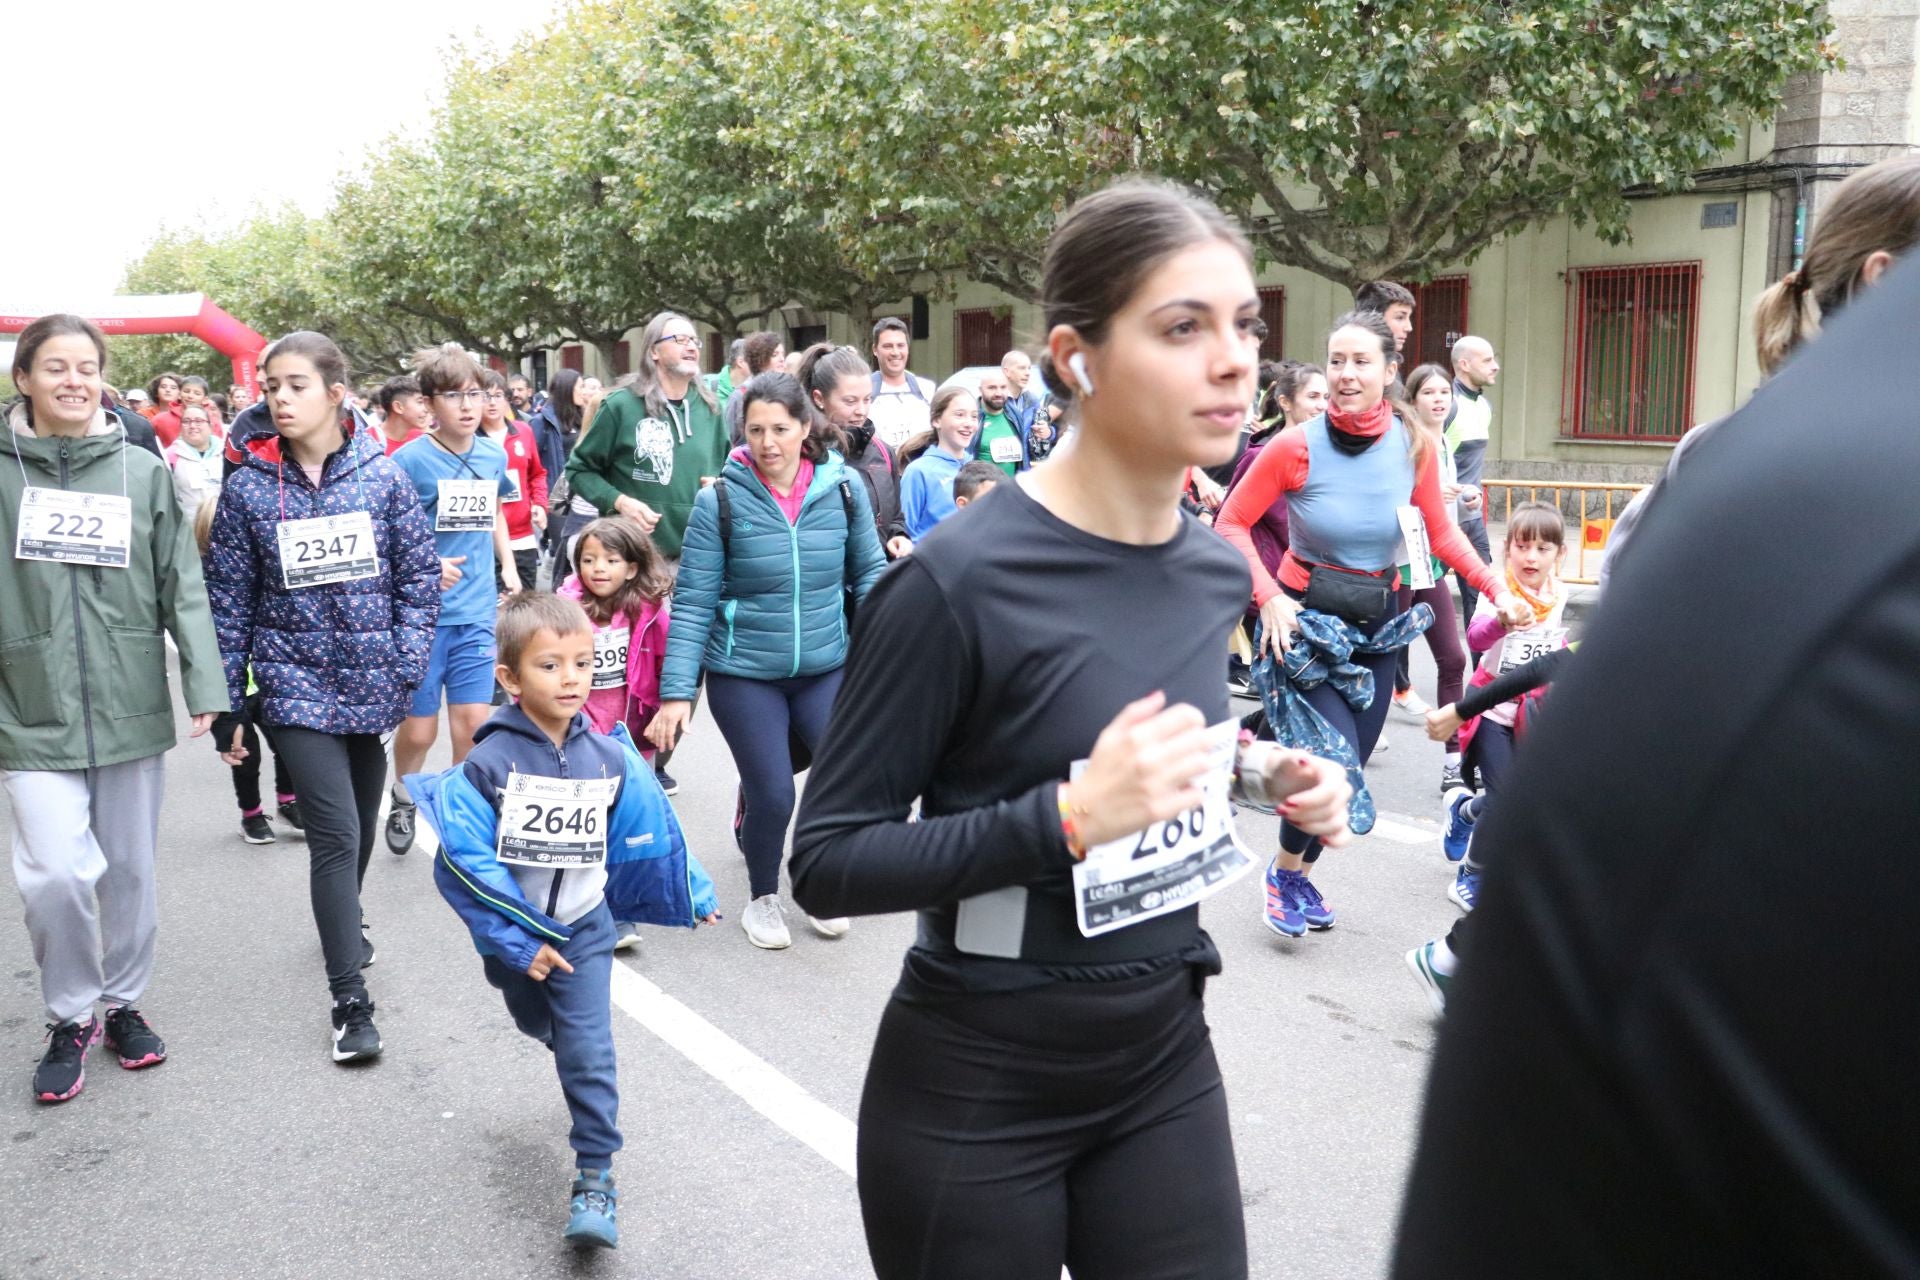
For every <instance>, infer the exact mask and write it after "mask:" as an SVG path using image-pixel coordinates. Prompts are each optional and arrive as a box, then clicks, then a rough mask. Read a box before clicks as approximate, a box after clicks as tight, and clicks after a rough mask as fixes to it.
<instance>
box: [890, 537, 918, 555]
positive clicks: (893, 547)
mask: <svg viewBox="0 0 1920 1280" xmlns="http://www.w3.org/2000/svg"><path fill="white" fill-rule="evenodd" d="M912 554H913V539H912V538H908V537H898V538H888V539H887V557H888V559H891V560H898V559H899V558H900V557H901V556H910V555H912Z"/></svg>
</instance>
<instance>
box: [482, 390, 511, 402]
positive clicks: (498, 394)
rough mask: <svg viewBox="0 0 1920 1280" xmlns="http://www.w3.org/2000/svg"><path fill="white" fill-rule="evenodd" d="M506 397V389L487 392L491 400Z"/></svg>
mask: <svg viewBox="0 0 1920 1280" xmlns="http://www.w3.org/2000/svg"><path fill="white" fill-rule="evenodd" d="M506 398H507V393H506V392H504V391H489V392H487V399H489V400H505V399H506Z"/></svg>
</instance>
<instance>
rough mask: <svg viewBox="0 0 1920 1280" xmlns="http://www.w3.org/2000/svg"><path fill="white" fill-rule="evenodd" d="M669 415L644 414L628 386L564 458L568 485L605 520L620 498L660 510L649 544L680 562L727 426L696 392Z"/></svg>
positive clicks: (723, 454)
mask: <svg viewBox="0 0 1920 1280" xmlns="http://www.w3.org/2000/svg"><path fill="white" fill-rule="evenodd" d="M668 410H669V412H668V414H667V415H666V416H665V417H660V416H656V415H654V414H652V413H650V412H648V410H647V407H646V404H645V403H644V402H643V401H642V400H641V399H640V397H639V396H637V395H635V394H634V393H633V390H632V389H631V388H627V387H623V388H621V389H620V390H618V391H616V392H614V393H613V394H612V395H610V396H608V397H607V398H606V399H605V400H603V401H601V402H600V408H599V409H598V410H597V411H595V413H594V415H593V425H592V426H591V427H589V428H588V429H587V431H586V432H585V433H584V434H583V435H581V437H580V440H579V442H578V443H576V444H575V445H574V446H573V456H572V457H570V458H568V459H567V484H568V485H569V486H570V487H571V489H572V492H573V495H574V497H576V498H581V499H583V500H585V501H587V502H591V503H592V504H593V505H594V507H595V508H596V509H597V510H598V511H599V512H600V514H601V515H603V516H610V515H613V514H615V513H614V509H613V504H614V503H615V502H617V501H619V499H620V497H621V495H622V494H624V495H626V496H627V497H629V498H635V499H638V500H639V501H641V502H644V503H646V504H647V505H648V506H650V507H652V508H653V509H654V510H655V511H657V512H659V513H660V523H659V524H658V525H657V526H655V528H654V531H653V545H654V546H656V547H658V548H659V549H660V554H661V555H664V556H669V557H672V558H673V559H676V560H677V559H679V558H680V541H681V539H682V538H684V537H685V536H686V532H687V520H688V519H689V518H690V517H691V516H692V515H693V500H694V498H696V497H698V496H699V493H700V488H701V484H700V482H701V481H702V480H703V479H707V478H709V477H712V476H717V475H719V474H720V468H721V467H723V466H725V465H726V461H727V428H726V424H725V423H724V422H723V421H721V418H720V411H719V409H718V408H715V407H713V406H710V405H708V403H707V401H706V398H705V397H704V396H702V395H701V394H700V389H699V388H696V387H689V388H688V389H687V398H686V399H685V400H683V401H682V402H681V403H680V404H679V405H678V406H675V405H672V404H669V405H668Z"/></svg>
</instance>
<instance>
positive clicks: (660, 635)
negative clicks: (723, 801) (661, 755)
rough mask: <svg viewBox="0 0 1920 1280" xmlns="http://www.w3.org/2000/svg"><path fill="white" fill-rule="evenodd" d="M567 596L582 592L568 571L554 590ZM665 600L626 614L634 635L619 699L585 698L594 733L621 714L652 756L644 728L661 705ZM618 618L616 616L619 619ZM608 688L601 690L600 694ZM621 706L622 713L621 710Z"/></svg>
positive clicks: (607, 729)
mask: <svg viewBox="0 0 1920 1280" xmlns="http://www.w3.org/2000/svg"><path fill="white" fill-rule="evenodd" d="M556 594H559V595H562V596H565V597H566V598H567V599H569V600H578V599H580V598H581V597H582V596H583V594H584V588H582V587H581V585H580V579H579V578H577V577H575V576H573V575H571V574H569V575H568V577H567V580H566V581H565V582H563V583H561V584H560V588H559V591H558V592H557V593H556ZM670 620H671V619H670V615H669V610H668V608H667V602H666V601H665V600H661V601H659V602H658V603H655V602H652V601H642V602H641V604H640V607H639V609H638V610H637V611H635V612H634V613H632V614H630V615H627V616H626V618H625V622H626V625H627V626H628V627H629V628H631V629H632V631H633V638H632V640H631V642H630V645H629V647H628V649H627V687H626V691H625V695H624V696H623V697H621V698H620V699H618V700H615V699H611V698H606V697H603V696H600V695H594V696H590V697H589V698H588V699H587V706H586V712H587V719H588V720H590V721H592V722H593V727H594V731H595V732H597V733H608V732H611V731H612V729H613V726H614V725H615V724H617V723H620V722H621V720H622V719H623V718H624V720H625V722H626V726H627V730H628V731H629V732H630V733H632V734H633V738H634V741H635V742H636V743H638V744H639V746H640V749H641V754H643V755H645V756H646V757H647V758H648V759H652V758H653V748H652V747H651V746H650V745H649V744H648V742H647V739H646V728H647V726H648V725H649V724H651V723H652V722H653V714H654V712H656V711H658V710H659V709H660V668H661V665H662V664H663V663H665V662H666V659H667V628H668V624H669V622H670ZM618 621H619V619H616V622H618ZM607 692H610V691H609V690H604V689H603V690H601V694H605V693H607ZM622 709H624V711H625V715H624V717H623V716H622V715H621V711H622Z"/></svg>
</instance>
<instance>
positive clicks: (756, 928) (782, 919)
mask: <svg viewBox="0 0 1920 1280" xmlns="http://www.w3.org/2000/svg"><path fill="white" fill-rule="evenodd" d="M740 927H741V928H742V929H745V930H746V931H747V941H748V942H751V943H752V944H753V945H754V946H756V947H764V948H766V949H767V950H768V951H779V950H781V949H782V948H784V947H790V946H792V945H793V935H792V934H790V933H788V932H787V920H786V912H785V910H784V909H783V908H782V907H781V905H780V895H779V894H777V893H768V894H763V895H761V896H760V897H758V898H755V899H754V900H753V901H752V902H749V903H748V904H747V909H746V910H745V911H742V912H741V913H740Z"/></svg>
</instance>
